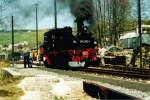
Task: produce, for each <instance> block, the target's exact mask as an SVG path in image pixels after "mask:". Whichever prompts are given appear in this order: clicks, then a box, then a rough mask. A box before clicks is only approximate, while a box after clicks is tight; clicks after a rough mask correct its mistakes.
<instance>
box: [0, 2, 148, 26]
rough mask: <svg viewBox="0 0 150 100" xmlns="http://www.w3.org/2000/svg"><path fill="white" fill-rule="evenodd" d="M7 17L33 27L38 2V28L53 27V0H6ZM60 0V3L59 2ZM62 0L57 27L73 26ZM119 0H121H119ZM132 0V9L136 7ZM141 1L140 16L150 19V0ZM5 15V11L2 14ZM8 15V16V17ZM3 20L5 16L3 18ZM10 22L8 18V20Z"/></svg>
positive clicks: (17, 24) (18, 23)
mask: <svg viewBox="0 0 150 100" xmlns="http://www.w3.org/2000/svg"><path fill="white" fill-rule="evenodd" d="M8 1H9V2H8V4H7V6H8V8H7V11H6V12H7V13H9V16H7V17H6V18H7V19H10V15H13V16H14V21H15V27H16V28H23V29H35V23H36V22H35V4H36V3H38V4H39V5H38V26H39V29H47V28H48V29H50V28H53V27H54V5H53V4H54V2H53V1H54V0H8ZM60 1H61V3H59V2H60ZM62 1H63V0H58V8H57V11H58V21H57V22H58V27H64V26H74V25H75V24H74V19H75V18H74V17H73V16H72V14H71V13H70V9H69V6H68V5H65V4H62ZM120 1H121V0H120ZM132 1H133V5H134V6H133V7H132V11H133V13H135V12H134V9H136V5H135V3H134V2H135V1H136V0H132ZM141 1H142V10H143V11H144V12H143V13H142V16H143V17H144V18H149V19H150V0H141ZM0 2H1V1H0ZM2 15H3V16H4V15H7V14H6V13H4V14H2ZM8 17H9V18H8ZM4 20H5V18H4ZM9 22H10V20H9Z"/></svg>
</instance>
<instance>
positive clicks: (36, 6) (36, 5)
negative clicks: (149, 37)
mask: <svg viewBox="0 0 150 100" xmlns="http://www.w3.org/2000/svg"><path fill="white" fill-rule="evenodd" d="M35 8H36V50H37V55H38V47H39V46H38V4H37V3H36V4H35Z"/></svg>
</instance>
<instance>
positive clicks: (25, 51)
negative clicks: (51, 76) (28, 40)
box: [23, 47, 32, 68]
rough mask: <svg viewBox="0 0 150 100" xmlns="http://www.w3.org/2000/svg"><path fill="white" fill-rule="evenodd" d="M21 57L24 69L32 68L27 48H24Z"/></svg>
mask: <svg viewBox="0 0 150 100" xmlns="http://www.w3.org/2000/svg"><path fill="white" fill-rule="evenodd" d="M23 57H24V68H26V67H27V65H28V67H29V68H32V63H31V62H30V52H29V48H27V47H25V48H24V51H23Z"/></svg>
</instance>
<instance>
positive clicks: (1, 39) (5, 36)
mask: <svg viewBox="0 0 150 100" xmlns="http://www.w3.org/2000/svg"><path fill="white" fill-rule="evenodd" d="M46 31H47V30H40V31H39V37H38V40H39V44H42V43H43V34H44V33H45V32H46ZM14 37H15V38H14V42H15V43H19V42H22V41H27V42H28V43H29V46H31V47H35V46H36V32H35V31H31V32H20V31H19V32H15V33H14ZM11 42H12V34H11V32H0V45H5V44H6V45H8V44H11Z"/></svg>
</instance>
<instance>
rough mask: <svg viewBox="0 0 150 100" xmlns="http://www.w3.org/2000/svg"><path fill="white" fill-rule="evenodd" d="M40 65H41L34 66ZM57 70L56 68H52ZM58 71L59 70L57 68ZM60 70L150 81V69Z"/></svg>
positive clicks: (98, 68) (119, 67)
mask: <svg viewBox="0 0 150 100" xmlns="http://www.w3.org/2000/svg"><path fill="white" fill-rule="evenodd" d="M34 65H38V66H40V65H39V64H34ZM51 68H55V67H51ZM56 69H57V68H56ZM58 69H62V70H68V69H69V70H73V71H81V72H86V73H97V74H108V75H116V76H123V77H130V78H141V79H150V69H140V68H131V67H125V66H103V67H88V68H77V69H76V68H75V69H74V68H72V69H70V68H64V67H58Z"/></svg>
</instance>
